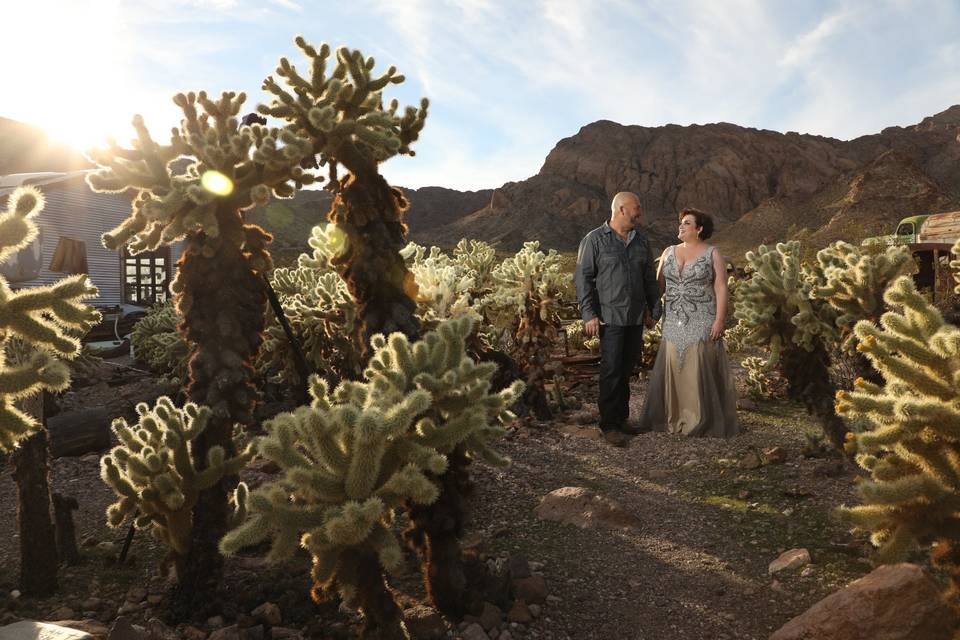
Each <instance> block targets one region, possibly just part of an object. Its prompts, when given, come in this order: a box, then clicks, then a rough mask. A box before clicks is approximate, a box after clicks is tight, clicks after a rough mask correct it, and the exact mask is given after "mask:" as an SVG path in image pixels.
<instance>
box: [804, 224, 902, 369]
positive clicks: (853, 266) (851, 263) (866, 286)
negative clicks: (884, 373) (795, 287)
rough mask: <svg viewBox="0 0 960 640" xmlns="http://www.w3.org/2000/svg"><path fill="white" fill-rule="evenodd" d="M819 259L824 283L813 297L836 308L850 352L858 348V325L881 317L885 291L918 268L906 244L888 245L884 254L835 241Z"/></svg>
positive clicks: (818, 254)
mask: <svg viewBox="0 0 960 640" xmlns="http://www.w3.org/2000/svg"><path fill="white" fill-rule="evenodd" d="M817 262H818V263H819V272H820V273H821V274H822V277H821V280H822V284H819V286H815V287H814V288H813V291H812V293H813V296H814V297H815V298H817V299H819V300H823V301H825V302H826V303H827V304H829V305H830V306H831V307H833V308H834V309H835V310H836V312H837V314H838V315H837V318H836V321H835V322H836V326H837V327H838V328H839V330H840V335H841V337H843V339H844V343H843V348H844V349H846V350H847V351H852V350H853V348H854V342H855V341H854V334H853V327H854V325H855V324H856V323H857V322H859V321H860V320H869V321H871V322H876V321H877V320H878V319H879V318H880V314H881V313H883V310H884V304H883V292H884V291H886V289H887V287H888V286H889V285H890V283H892V282H893V281H894V280H896V279H897V278H899V277H900V276H903V275H908V274H910V273H913V272H915V271H916V264H915V263H914V261H913V258H912V257H911V256H910V252H909V251H908V250H907V248H906V247H887V248H886V250H885V251H884V252H883V253H876V252H868V251H864V250H863V249H862V248H861V247H857V246H853V245H851V244H847V243H846V242H835V243H833V244H832V245H830V246H829V247H827V248H826V249H821V250H820V251H818V252H817Z"/></svg>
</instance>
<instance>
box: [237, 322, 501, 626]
mask: <svg viewBox="0 0 960 640" xmlns="http://www.w3.org/2000/svg"><path fill="white" fill-rule="evenodd" d="M472 329H473V320H472V318H470V317H463V318H459V319H456V320H451V321H447V322H444V323H441V324H440V325H439V326H438V328H437V329H436V330H434V331H431V332H429V333H427V334H426V335H425V336H424V337H423V339H422V340H420V341H418V342H415V343H412V344H411V342H410V341H409V340H408V339H407V338H406V336H404V335H403V334H402V333H399V332H398V333H395V334H393V335H391V336H389V337H383V336H374V338H373V340H372V348H373V350H374V353H373V355H372V357H371V359H370V362H369V364H368V366H367V369H366V370H365V371H364V380H363V381H360V382H356V381H344V382H342V383H341V384H340V385H338V386H337V387H336V389H334V390H333V391H332V392H331V391H330V390H329V387H328V385H327V384H326V383H325V382H324V381H323V380H321V379H320V378H318V377H314V378H312V380H311V395H312V396H313V401H312V403H311V405H310V406H309V407H301V408H299V409H297V410H296V411H294V412H292V413H287V414H282V415H280V416H278V417H277V418H275V419H273V420H272V421H269V422H268V423H267V425H266V427H267V430H268V435H267V436H266V437H264V438H263V439H261V440H260V441H259V444H258V448H259V451H260V453H261V454H262V455H263V456H265V457H266V458H269V459H271V460H273V461H275V462H276V463H277V464H278V465H279V466H280V467H281V468H282V469H283V472H284V474H283V476H282V478H281V479H280V480H278V481H277V482H275V483H271V484H268V485H264V486H262V487H260V488H259V489H257V490H256V491H254V492H253V493H252V494H251V495H250V497H249V500H248V506H249V511H250V514H251V517H250V518H249V519H248V520H247V521H246V522H245V523H244V524H242V525H241V526H240V527H239V528H237V529H235V530H234V531H232V532H231V533H229V534H228V535H227V536H226V537H225V538H224V539H223V541H222V544H221V548H222V549H223V550H224V552H227V553H232V552H235V551H237V550H238V549H240V548H242V547H244V546H248V545H252V544H256V543H258V542H260V541H262V540H265V539H268V538H269V539H271V541H272V547H271V552H270V558H271V559H280V558H285V557H289V556H290V555H291V554H292V553H293V552H294V551H295V550H296V548H297V545H298V544H300V545H301V546H303V547H304V548H305V549H307V551H309V552H310V554H311V556H312V558H313V576H314V580H315V589H314V595H315V597H317V598H324V597H327V596H329V595H330V594H331V593H332V592H333V591H338V592H339V593H340V594H341V595H342V596H343V597H344V598H345V599H346V600H347V601H348V602H351V603H353V604H355V605H356V606H358V607H360V608H361V610H362V611H363V613H364V616H365V618H366V624H367V634H368V636H369V637H402V635H398V634H399V633H400V632H399V631H398V628H399V627H400V626H401V622H400V620H399V611H398V609H397V608H396V605H395V604H394V603H393V602H392V598H391V597H390V596H388V595H387V596H385V595H384V594H386V593H387V592H386V591H385V586H384V578H383V576H382V571H381V569H380V567H381V566H382V567H383V568H385V569H386V570H387V571H395V570H397V569H399V567H400V565H401V561H402V554H401V551H400V544H399V542H398V540H397V539H396V537H395V534H394V533H393V532H392V530H391V528H390V525H391V523H392V522H393V518H394V513H395V511H396V509H398V508H400V507H403V506H406V507H407V508H410V507H411V506H420V507H422V506H426V505H429V504H431V503H433V502H434V501H435V500H437V498H438V497H439V496H440V494H441V490H440V488H439V487H438V486H437V484H436V483H435V479H436V478H437V477H440V476H441V474H444V473H445V472H446V471H447V470H448V465H449V462H448V458H449V455H450V453H451V452H453V451H454V450H456V449H459V450H460V451H463V452H464V453H465V454H466V455H468V456H470V457H473V456H477V455H480V456H484V457H485V458H487V459H490V460H493V461H496V462H500V461H502V459H501V458H500V456H499V455H497V454H496V453H495V452H494V451H493V450H492V449H491V448H490V443H491V441H492V440H494V439H496V438H497V437H499V436H500V435H501V434H502V433H503V429H502V426H499V424H498V422H499V421H500V420H501V419H503V418H506V417H507V413H506V411H507V406H509V404H510V403H511V402H512V400H513V398H514V397H515V396H516V394H517V393H518V392H519V388H518V385H514V387H512V388H510V389H508V390H505V391H502V392H500V393H490V390H489V388H490V377H491V376H492V374H493V369H494V365H492V364H487V363H481V364H477V363H474V362H473V361H472V360H471V359H470V358H469V357H467V356H466V352H465V341H466V339H467V337H468V336H469V335H470V333H471V332H472ZM371 570H375V576H374V577H373V578H371V576H370V575H368V574H369V571H371ZM364 571H366V572H367V574H364V573H363V572H364ZM377 634H382V635H377Z"/></svg>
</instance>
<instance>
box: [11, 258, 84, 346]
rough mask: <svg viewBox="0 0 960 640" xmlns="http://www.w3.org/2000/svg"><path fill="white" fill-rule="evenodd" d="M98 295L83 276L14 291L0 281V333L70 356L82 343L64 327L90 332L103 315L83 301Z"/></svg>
mask: <svg viewBox="0 0 960 640" xmlns="http://www.w3.org/2000/svg"><path fill="white" fill-rule="evenodd" d="M96 295H97V288H96V287H94V286H93V285H92V284H90V282H89V281H88V280H87V279H86V276H83V275H80V276H75V277H71V278H67V279H65V280H63V281H61V282H59V283H57V284H56V285H54V286H52V287H35V288H31V289H24V290H21V291H17V292H13V291H10V289H9V288H8V287H7V286H6V284H5V283H4V282H3V281H2V280H0V332H3V331H6V332H9V333H11V334H13V335H18V336H20V337H21V338H23V339H24V340H26V341H28V342H30V343H32V344H34V345H38V346H45V347H48V348H50V349H52V350H53V351H54V352H55V353H56V354H58V355H61V356H65V357H66V356H70V355H73V354H75V353H77V352H78V351H79V349H80V343H79V340H77V339H76V338H75V337H73V336H71V335H68V334H66V333H65V332H64V330H63V329H64V328H70V329H77V330H80V331H86V330H89V329H90V327H91V326H92V325H94V324H96V323H97V322H98V321H99V319H100V313H99V312H98V311H96V310H95V309H92V308H90V307H87V306H86V305H83V304H82V303H81V300H84V299H87V298H90V297H93V296H96Z"/></svg>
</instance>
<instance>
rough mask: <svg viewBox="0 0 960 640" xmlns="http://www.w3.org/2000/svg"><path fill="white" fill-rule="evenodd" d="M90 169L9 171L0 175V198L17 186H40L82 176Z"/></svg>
mask: <svg viewBox="0 0 960 640" xmlns="http://www.w3.org/2000/svg"><path fill="white" fill-rule="evenodd" d="M91 171H93V169H81V170H79V171H68V172H65V173H62V172H57V171H38V172H35V173H10V174H7V175H5V176H0V198H2V197H4V196H8V195H10V194H11V193H13V192H14V191H15V190H16V188H17V187H22V186H23V185H32V186H34V187H42V186H44V185H49V184H55V183H57V182H65V181H67V180H72V179H74V178H82V177H83V176H85V175H87V174H88V173H90V172H91Z"/></svg>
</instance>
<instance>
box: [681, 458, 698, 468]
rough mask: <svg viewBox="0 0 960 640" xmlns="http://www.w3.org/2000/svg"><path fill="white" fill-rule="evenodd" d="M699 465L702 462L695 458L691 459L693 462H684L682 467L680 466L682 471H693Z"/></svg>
mask: <svg viewBox="0 0 960 640" xmlns="http://www.w3.org/2000/svg"><path fill="white" fill-rule="evenodd" d="M698 464H700V461H699V460H697V459H696V458H693V459H691V460H687V461H686V462H684V463H683V464H682V465H680V468H681V469H693V468H694V467H695V466H697V465H698Z"/></svg>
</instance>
